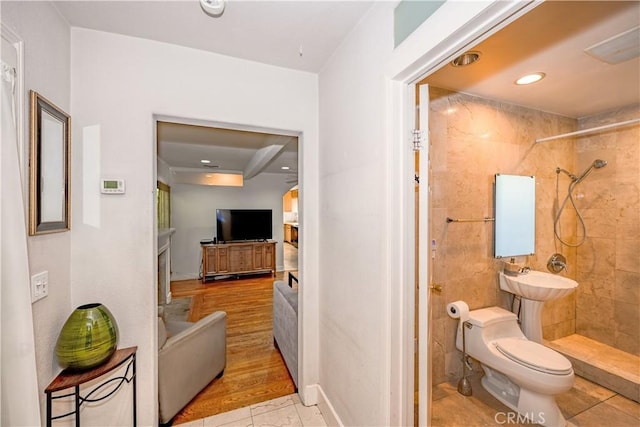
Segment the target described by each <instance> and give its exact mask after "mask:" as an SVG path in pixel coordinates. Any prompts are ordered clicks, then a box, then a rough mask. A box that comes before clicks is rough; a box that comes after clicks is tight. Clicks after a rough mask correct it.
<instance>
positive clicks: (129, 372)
mask: <svg viewBox="0 0 640 427" xmlns="http://www.w3.org/2000/svg"><path fill="white" fill-rule="evenodd" d="M137 350H138V347H127V348H122V349H119V350H116V351H115V353H113V355H112V356H111V358H109V360H108V361H106V362H105V363H103V364H102V365H100V366H97V367H95V368H93V369H89V370H87V371H73V370H68V369H65V370H64V371H62V372H60V374H59V375H58V376H57V377H55V378H54V380H53V381H51V384H49V386H48V387H47V388H46V389H45V390H44V392H45V393H46V395H47V427H51V422H52V421H53V420H57V419H59V418H65V417H68V416H70V415H73V414H75V416H76V424H75V425H76V427H79V426H80V406H81V405H82V404H83V403H84V402H89V403H90V402H99V401H101V400H104V399H106V398H108V397H109V396H111V395H112V394H114V393H115V392H117V391H118V390H119V389H120V387H121V386H122V385H123V384H124V383H125V382H126V383H130V382H133V425H134V426H135V425H136V423H137V419H136V351H137ZM125 362H128V365H127V369H126V371H125V373H124V375H123V376H119V377H114V378H110V379H108V380H106V381H104V382H103V383H101V384H99V385H97V386H96V387H95V388H93V389H92V390H91V391H90V392H89V393H87V394H86V395H85V396H81V395H80V385H81V384H84V383H86V382H87V381H91V380H94V379H96V378H99V377H101V376H102V375H104V374H106V373H109V372H111V371H113V370H114V369H116V368H117V367H119V366H120V365H122V364H124V363H125ZM114 382H118V384H117V385H116V386H115V387H114V388H113V390H111V391H110V392H109V393H108V394H106V395H105V396H101V397H95V398H94V397H92V396H94V394H95V393H96V392H98V391H99V390H101V389H102V388H103V387H106V386H107V385H109V384H112V383H114ZM70 388H73V392H71V393H65V394H61V395H57V396H53V393H55V392H59V391H62V390H66V389H70ZM69 396H74V397H75V409H74V410H73V411H70V412H67V413H66V414H62V415H57V416H53V415H52V408H51V406H52V403H53V400H55V399H62V398H65V397H69Z"/></svg>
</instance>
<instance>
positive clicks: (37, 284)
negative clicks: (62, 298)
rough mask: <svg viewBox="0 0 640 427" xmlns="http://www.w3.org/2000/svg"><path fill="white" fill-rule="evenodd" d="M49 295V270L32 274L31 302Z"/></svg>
mask: <svg viewBox="0 0 640 427" xmlns="http://www.w3.org/2000/svg"><path fill="white" fill-rule="evenodd" d="M47 295H49V272H48V271H43V272H42V273H38V274H34V275H33V276H31V302H32V303H33V302H36V301H38V300H41V299H42V298H44V297H46V296H47Z"/></svg>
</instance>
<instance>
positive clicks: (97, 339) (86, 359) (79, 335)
mask: <svg viewBox="0 0 640 427" xmlns="http://www.w3.org/2000/svg"><path fill="white" fill-rule="evenodd" d="M117 346H118V325H117V324H116V321H115V319H114V318H113V315H112V314H111V312H110V311H109V309H108V308H107V307H105V306H104V305H102V304H85V305H81V306H80V307H78V308H76V309H75V310H74V311H73V313H71V315H70V316H69V318H68V319H67V321H66V322H65V324H64V326H63V327H62V330H61V331H60V336H58V342H57V343H56V355H57V356H58V362H59V363H60V365H61V366H64V367H66V368H69V369H74V370H84V369H90V368H93V367H96V366H98V365H100V364H102V363H104V362H105V361H106V360H107V359H109V357H111V355H112V354H113V352H115V351H116V347H117Z"/></svg>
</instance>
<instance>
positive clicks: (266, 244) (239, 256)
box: [201, 240, 276, 283]
mask: <svg viewBox="0 0 640 427" xmlns="http://www.w3.org/2000/svg"><path fill="white" fill-rule="evenodd" d="M201 246H202V283H204V282H206V280H207V278H215V277H216V276H228V275H237V274H254V273H271V274H275V271H276V242H275V241H272V240H269V241H261V242H229V243H218V244H214V243H207V244H202V245H201Z"/></svg>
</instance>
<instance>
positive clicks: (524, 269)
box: [518, 267, 531, 274]
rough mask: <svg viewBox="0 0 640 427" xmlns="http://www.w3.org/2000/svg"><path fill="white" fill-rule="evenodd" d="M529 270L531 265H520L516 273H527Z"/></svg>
mask: <svg viewBox="0 0 640 427" xmlns="http://www.w3.org/2000/svg"><path fill="white" fill-rule="evenodd" d="M530 271H531V267H521V268H520V270H518V273H520V274H527V273H528V272H530Z"/></svg>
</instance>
